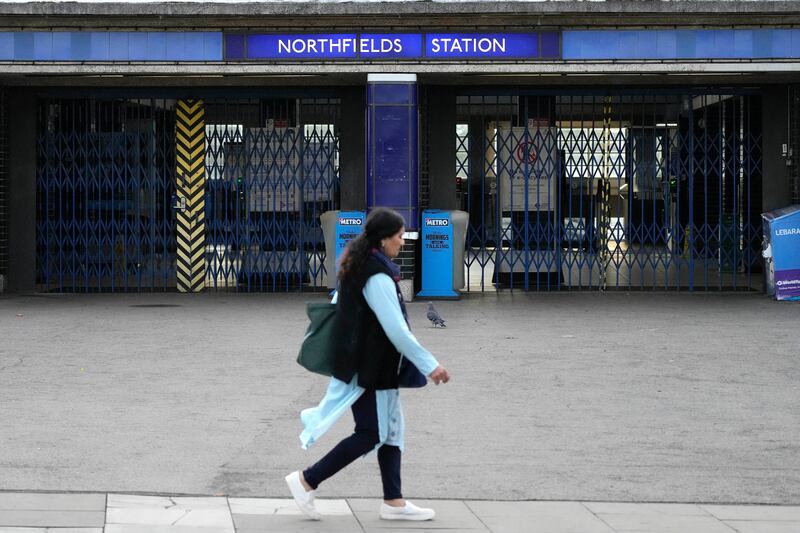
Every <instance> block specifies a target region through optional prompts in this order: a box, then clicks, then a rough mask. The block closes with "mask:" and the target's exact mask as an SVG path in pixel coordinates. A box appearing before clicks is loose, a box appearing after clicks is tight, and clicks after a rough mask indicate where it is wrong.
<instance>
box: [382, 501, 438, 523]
mask: <svg viewBox="0 0 800 533" xmlns="http://www.w3.org/2000/svg"><path fill="white" fill-rule="evenodd" d="M434 516H436V512H434V510H433V509H425V508H424V507H417V506H416V505H414V504H413V503H411V502H410V501H408V500H406V505H405V507H392V506H391V505H386V504H385V503H381V512H380V517H381V520H433V517H434Z"/></svg>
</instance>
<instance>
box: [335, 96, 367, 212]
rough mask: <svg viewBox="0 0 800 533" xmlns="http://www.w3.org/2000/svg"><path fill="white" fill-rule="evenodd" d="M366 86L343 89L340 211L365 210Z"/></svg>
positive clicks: (340, 142) (340, 148)
mask: <svg viewBox="0 0 800 533" xmlns="http://www.w3.org/2000/svg"><path fill="white" fill-rule="evenodd" d="M366 98H367V93H366V87H364V86H361V87H348V88H346V89H342V119H341V128H340V135H339V179H340V183H341V209H342V210H351V209H352V210H362V209H365V208H366V205H367V202H366V196H367V192H366V187H367V182H366V162H365V160H364V154H365V150H366V145H365V143H366V140H365V139H366V137H365V135H366V126H367V125H366V122H365V120H366V119H365V117H366V106H367V100H366Z"/></svg>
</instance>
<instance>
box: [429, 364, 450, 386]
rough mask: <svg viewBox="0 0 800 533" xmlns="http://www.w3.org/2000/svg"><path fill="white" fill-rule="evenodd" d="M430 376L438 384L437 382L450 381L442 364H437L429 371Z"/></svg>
mask: <svg viewBox="0 0 800 533" xmlns="http://www.w3.org/2000/svg"><path fill="white" fill-rule="evenodd" d="M430 378H431V379H432V380H433V382H434V383H435V384H437V385H438V384H439V383H447V382H448V381H450V374H448V373H447V370H445V369H444V367H443V366H442V365H439V366H437V367H436V369H435V370H434V371H433V372H431V376H430Z"/></svg>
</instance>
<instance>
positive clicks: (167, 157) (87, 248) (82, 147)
mask: <svg viewBox="0 0 800 533" xmlns="http://www.w3.org/2000/svg"><path fill="white" fill-rule="evenodd" d="M38 112H39V116H38V134H37V137H38V147H37V148H38V150H37V265H36V270H37V283H38V286H39V289H40V290H56V291H128V290H166V289H169V288H172V287H175V267H174V264H175V237H174V220H173V212H172V207H171V205H170V200H171V197H172V194H173V193H174V185H173V183H174V181H173V176H174V173H175V152H174V147H175V142H174V139H175V110H174V101H170V100H159V99H147V100H143V99H140V100H94V99H59V100H42V101H40V103H39V111H38Z"/></svg>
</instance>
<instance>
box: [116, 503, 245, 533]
mask: <svg viewBox="0 0 800 533" xmlns="http://www.w3.org/2000/svg"><path fill="white" fill-rule="evenodd" d="M108 500H109V501H108V509H107V511H106V525H107V527H108V526H110V525H146V526H148V527H149V526H171V527H185V528H189V527H196V528H204V529H207V528H211V529H215V530H220V531H228V532H229V533H233V531H234V528H233V520H232V519H231V513H230V509H229V507H228V501H227V499H226V498H213V497H209V498H187V497H173V498H164V497H152V496H135V495H111V496H109V499H108Z"/></svg>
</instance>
